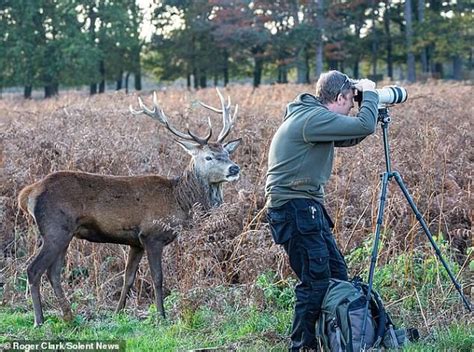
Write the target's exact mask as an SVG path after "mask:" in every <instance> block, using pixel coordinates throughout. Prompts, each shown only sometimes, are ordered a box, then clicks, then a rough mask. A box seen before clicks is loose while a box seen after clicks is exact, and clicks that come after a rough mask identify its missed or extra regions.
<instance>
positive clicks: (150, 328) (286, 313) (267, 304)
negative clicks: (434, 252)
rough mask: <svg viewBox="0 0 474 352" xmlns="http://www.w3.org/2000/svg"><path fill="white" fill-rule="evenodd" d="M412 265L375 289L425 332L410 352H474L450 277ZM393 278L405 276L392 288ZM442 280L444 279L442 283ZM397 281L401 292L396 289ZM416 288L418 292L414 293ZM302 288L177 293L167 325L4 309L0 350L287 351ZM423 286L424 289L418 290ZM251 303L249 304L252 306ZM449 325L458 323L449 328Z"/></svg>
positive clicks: (278, 283) (428, 265) (104, 315)
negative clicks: (85, 344)
mask: <svg viewBox="0 0 474 352" xmlns="http://www.w3.org/2000/svg"><path fill="white" fill-rule="evenodd" d="M383 237H384V236H382V238H383ZM439 244H440V247H441V248H442V250H443V254H444V256H445V258H447V260H448V262H449V264H451V265H453V263H452V261H451V260H450V256H449V253H448V252H447V247H446V246H445V243H444V242H442V241H441V242H440V243H439ZM369 247H370V246H362V247H360V248H358V249H356V250H354V251H353V252H352V253H351V254H350V255H348V261H349V263H350V265H352V266H354V267H356V266H357V262H356V261H355V260H356V259H355V258H359V257H362V258H365V259H367V258H368V255H367V253H363V252H364V249H363V248H366V251H368V250H369ZM420 251H421V252H423V251H422V250H421V249H420ZM419 255H420V253H418V252H414V253H412V256H413V257H417V256H419ZM408 259H409V258H407V257H406V254H401V255H399V256H397V257H394V258H392V259H391V260H390V261H389V262H388V263H386V264H385V265H381V266H380V267H379V268H378V269H377V273H376V279H377V280H376V282H375V285H376V286H375V287H377V289H378V290H379V291H380V292H381V293H382V296H383V298H385V299H386V301H387V302H389V304H388V305H387V306H388V307H389V309H388V310H389V311H390V312H391V313H392V318H393V319H394V321H395V323H397V326H406V327H412V326H415V327H417V328H418V329H419V330H420V332H421V339H420V341H419V342H417V343H413V344H410V345H408V346H406V347H405V348H404V350H405V351H466V352H467V351H471V350H472V348H473V347H474V346H473V342H474V327H473V324H472V317H471V316H470V315H468V314H466V313H462V312H461V311H460V309H459V306H460V304H461V303H460V301H459V297H458V296H457V293H456V292H450V293H448V296H447V297H445V293H446V291H447V290H448V287H449V285H450V283H449V282H448V280H447V278H446V277H445V275H444V274H442V273H441V272H439V270H438V266H437V265H436V262H435V261H433V260H432V258H431V257H430V256H427V257H426V258H418V261H417V262H416V265H418V266H419V267H418V269H420V268H422V269H423V270H422V271H421V270H413V272H414V273H415V274H414V276H410V277H406V276H403V275H401V274H400V273H403V266H401V265H408V264H407V263H408V262H409V261H410V260H408ZM359 264H361V263H359ZM362 264H363V263H362ZM453 270H454V271H455V273H456V274H457V273H458V272H459V270H460V269H459V267H458V266H456V265H453ZM390 273H398V274H399V275H398V276H396V277H393V278H392V280H387V276H389V275H390ZM437 275H441V282H440V281H439V280H440V278H439V277H438V276H437ZM395 281H396V284H395V285H391V284H390V283H392V284H393V283H394V282H395ZM410 282H412V283H413V284H414V286H413V287H410ZM436 282H440V284H441V286H438V287H436V285H434V283H436ZM295 283H296V281H295V280H294V279H293V278H291V277H289V278H288V279H286V280H281V279H279V277H278V275H276V274H275V273H274V272H271V271H267V272H264V273H262V274H261V275H259V276H258V278H257V280H256V281H255V283H254V284H253V285H252V287H251V289H250V290H249V287H248V286H232V285H231V286H218V287H214V288H209V289H207V290H201V291H190V292H188V293H187V294H182V293H180V292H178V291H173V292H172V293H171V294H170V295H168V297H167V298H166V300H165V308H166V311H167V312H168V318H167V319H166V320H159V321H156V320H155V317H156V308H155V307H154V306H153V305H152V306H151V307H150V308H149V309H148V311H146V312H144V313H143V312H141V313H138V312H137V311H136V310H135V311H133V310H129V311H126V312H123V313H121V314H113V313H112V312H111V311H109V310H99V311H96V312H92V313H91V312H88V313H90V314H89V315H88V317H87V318H86V316H85V315H83V314H76V316H75V319H74V320H73V321H72V322H70V323H66V322H64V321H63V320H62V319H61V318H60V317H59V312H58V311H51V310H47V311H46V313H47V316H46V321H45V324H44V325H43V326H41V327H40V328H36V329H34V328H32V326H33V314H32V310H31V309H30V308H29V307H26V306H23V307H21V306H20V307H18V308H15V309H14V308H12V307H11V306H10V307H7V306H3V307H0V331H2V336H1V337H0V343H5V342H9V341H10V342H11V341H14V340H23V341H25V340H26V341H38V340H52V341H58V340H73V341H92V340H99V341H117V340H119V341H124V343H125V344H126V351H187V350H196V349H197V350H199V349H206V348H207V349H218V350H220V351H286V350H287V345H288V336H289V332H290V328H291V321H292V315H293V304H294V294H293V287H294V285H295ZM420 284H421V286H422V287H421V288H419V289H418V290H417V289H416V287H418V286H420ZM400 285H402V286H404V293H405V294H406V295H407V296H406V297H408V298H409V299H405V300H401V301H400V300H397V299H396V298H397V297H399V296H400V294H401V289H400V287H399V286H400ZM413 292H417V293H416V297H417V298H418V300H415V301H413ZM392 296H393V297H395V298H393V297H392ZM244 297H249V298H248V300H247V301H246V300H245V299H244ZM420 297H421V299H420ZM203 298H204V301H203V300H202V299H203ZM216 299H217V300H216ZM393 300H394V302H393ZM413 302H415V303H413ZM416 302H419V303H420V304H419V305H418V304H416ZM436 307H438V308H436ZM436 314H437V315H436ZM463 314H464V315H463ZM448 316H449V317H450V318H449V317H448ZM422 317H423V319H421V318H422ZM433 317H434V319H433ZM427 319H432V320H431V322H430V323H429V326H423V324H427ZM447 321H450V323H449V324H448V325H447V326H445V325H444V323H445V322H447Z"/></svg>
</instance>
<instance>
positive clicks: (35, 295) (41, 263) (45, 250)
mask: <svg viewBox="0 0 474 352" xmlns="http://www.w3.org/2000/svg"><path fill="white" fill-rule="evenodd" d="M60 255H61V250H58V247H57V244H56V243H52V242H51V241H50V240H48V239H46V238H45V239H44V241H43V245H42V246H41V250H40V252H39V253H38V255H37V256H36V257H35V259H33V261H32V262H31V263H30V264H29V265H28V268H27V274H28V283H29V285H30V291H31V299H32V300H33V308H34V312H35V326H39V325H41V324H43V322H44V316H43V307H42V304H41V293H40V285H41V276H43V274H44V272H45V271H46V270H49V268H50V267H51V265H53V264H54V263H55V261H57V258H58V256H60Z"/></svg>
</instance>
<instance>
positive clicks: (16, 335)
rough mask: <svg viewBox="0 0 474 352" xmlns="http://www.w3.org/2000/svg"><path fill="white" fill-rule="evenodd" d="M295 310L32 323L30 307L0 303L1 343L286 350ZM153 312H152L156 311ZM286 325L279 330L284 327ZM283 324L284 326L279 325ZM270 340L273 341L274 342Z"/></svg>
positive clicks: (51, 318) (201, 312) (129, 348)
mask: <svg viewBox="0 0 474 352" xmlns="http://www.w3.org/2000/svg"><path fill="white" fill-rule="evenodd" d="M290 314H291V312H290V311H284V312H270V311H260V310H258V309H257V308H256V307H254V306H253V307H246V308H235V307H233V308H231V307H228V308H227V309H226V311H225V316H224V317H223V316H218V315H216V314H215V313H214V312H212V311H210V310H208V309H206V308H202V309H199V310H197V311H196V312H194V313H193V314H190V315H188V316H185V317H179V318H173V317H170V318H169V319H168V320H166V321H160V322H158V323H156V322H155V321H154V319H153V318H151V317H150V318H145V319H138V318H136V317H133V316H131V315H128V314H126V313H122V314H118V315H115V314H112V313H110V314H105V315H102V316H96V317H94V319H92V320H90V321H85V320H84V319H82V318H81V317H80V316H76V318H75V320H74V321H73V322H71V323H66V322H64V321H62V320H61V319H59V318H57V317H55V316H49V317H48V318H47V319H46V322H45V324H44V325H43V326H41V327H40V328H36V329H33V328H32V325H33V316H32V314H31V312H19V311H13V310H10V309H6V308H0V330H1V331H2V332H3V334H2V337H0V343H4V342H7V341H12V340H30V341H34V340H45V339H47V340H76V341H90V340H107V341H110V340H125V341H126V350H127V351H183V350H190V349H198V348H212V347H220V348H223V349H225V350H235V349H239V350H242V351H262V350H272V351H284V350H285V346H286V341H285V338H284V337H283V336H284V335H286V333H287V331H286V330H287V329H288V323H289V322H290V321H291V319H290V318H291V316H290ZM152 316H153V317H154V315H152ZM282 327H283V329H284V330H285V331H281V329H279V328H282ZM279 330H280V331H279ZM270 346H271V347H270Z"/></svg>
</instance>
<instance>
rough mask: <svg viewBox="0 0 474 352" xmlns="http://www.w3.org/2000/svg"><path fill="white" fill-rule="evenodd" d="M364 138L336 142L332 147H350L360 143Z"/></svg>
mask: <svg viewBox="0 0 474 352" xmlns="http://www.w3.org/2000/svg"><path fill="white" fill-rule="evenodd" d="M365 138H366V137H360V138H353V139H346V140H343V141H336V142H334V146H335V147H352V146H354V145H356V144H359V143H360V142H362V141H363V140H364V139H365Z"/></svg>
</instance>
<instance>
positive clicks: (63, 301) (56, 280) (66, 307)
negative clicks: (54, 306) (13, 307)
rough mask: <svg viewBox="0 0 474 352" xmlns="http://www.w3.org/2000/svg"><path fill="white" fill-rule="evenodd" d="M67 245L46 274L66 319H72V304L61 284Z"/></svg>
mask: <svg viewBox="0 0 474 352" xmlns="http://www.w3.org/2000/svg"><path fill="white" fill-rule="evenodd" d="M66 251H67V247H66V248H65V249H64V250H63V251H62V253H60V254H59V255H58V256H57V257H56V259H55V260H54V262H53V263H52V264H51V265H50V267H49V268H48V270H47V272H46V275H47V276H48V279H49V282H50V283H51V286H52V287H53V290H54V294H55V295H56V297H57V298H58V301H59V306H60V307H61V310H62V312H63V317H64V320H66V321H71V320H72V312H71V304H70V303H69V301H68V299H67V298H66V295H65V294H64V291H63V288H62V286H61V269H62V267H63V265H64V258H65V256H66Z"/></svg>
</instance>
